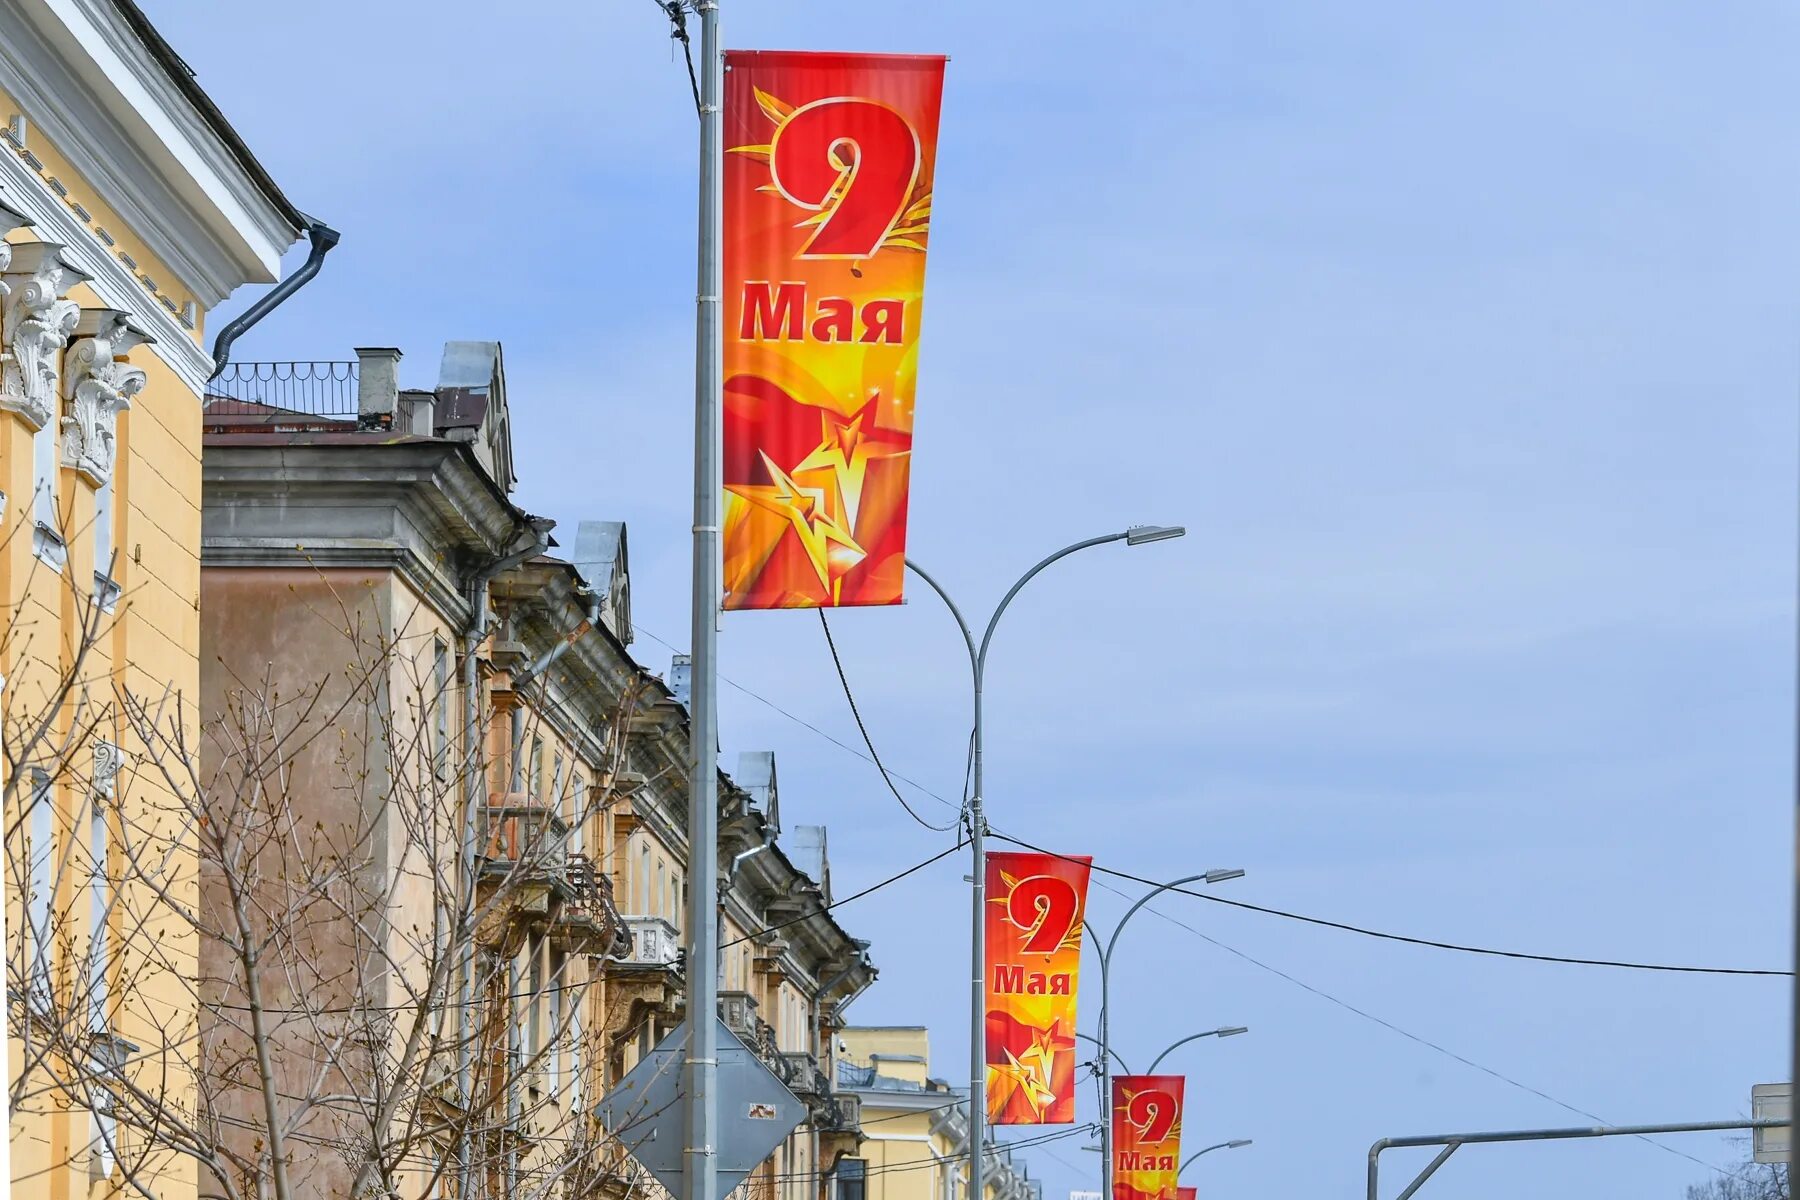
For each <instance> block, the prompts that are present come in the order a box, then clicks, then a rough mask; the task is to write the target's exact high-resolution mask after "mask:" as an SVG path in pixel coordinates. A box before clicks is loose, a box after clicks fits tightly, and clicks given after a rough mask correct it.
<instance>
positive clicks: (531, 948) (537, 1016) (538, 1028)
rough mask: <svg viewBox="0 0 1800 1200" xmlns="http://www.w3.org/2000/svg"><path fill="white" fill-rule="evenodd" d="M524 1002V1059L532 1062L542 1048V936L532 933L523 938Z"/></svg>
mask: <svg viewBox="0 0 1800 1200" xmlns="http://www.w3.org/2000/svg"><path fill="white" fill-rule="evenodd" d="M525 953H526V954H527V955H529V956H530V958H529V961H528V962H527V963H526V964H525V970H526V979H527V982H526V985H525V992H526V996H527V999H526V1001H525V1002H526V1003H527V1004H529V1005H530V1006H531V1007H530V1009H529V1010H528V1012H527V1014H526V1018H525V1061H527V1062H534V1061H535V1060H536V1059H537V1056H538V1055H539V1054H540V1053H541V1052H542V1051H543V1049H544V937H543V935H542V934H538V933H534V934H532V935H531V936H530V937H529V938H527V939H526V940H525Z"/></svg>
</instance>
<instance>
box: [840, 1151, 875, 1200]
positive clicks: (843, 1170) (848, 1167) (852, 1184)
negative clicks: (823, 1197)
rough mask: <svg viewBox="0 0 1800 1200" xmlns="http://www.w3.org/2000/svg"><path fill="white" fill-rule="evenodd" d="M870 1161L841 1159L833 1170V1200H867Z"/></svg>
mask: <svg viewBox="0 0 1800 1200" xmlns="http://www.w3.org/2000/svg"><path fill="white" fill-rule="evenodd" d="M868 1167H869V1164H868V1161H867V1160H866V1159H861V1158H840V1159H838V1160H837V1166H836V1167H835V1168H834V1169H833V1170H832V1172H831V1176H832V1183H833V1184H834V1186H833V1188H832V1198H831V1200H865V1197H866V1195H867V1189H868Z"/></svg>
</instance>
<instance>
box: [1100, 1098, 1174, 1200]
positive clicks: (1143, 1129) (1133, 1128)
mask: <svg viewBox="0 0 1800 1200" xmlns="http://www.w3.org/2000/svg"><path fill="white" fill-rule="evenodd" d="M1185 1082H1186V1081H1185V1080H1184V1079H1183V1078H1182V1077H1181V1076H1180V1075H1115V1076H1113V1094H1112V1153H1113V1194H1112V1198H1111V1200H1176V1190H1177V1189H1176V1172H1177V1171H1178V1170H1179V1169H1180V1166H1181V1104H1182V1091H1183V1084H1184V1083H1185Z"/></svg>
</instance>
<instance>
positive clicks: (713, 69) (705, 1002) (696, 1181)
mask: <svg viewBox="0 0 1800 1200" xmlns="http://www.w3.org/2000/svg"><path fill="white" fill-rule="evenodd" d="M694 8H695V11H696V12H697V13H698V14H699V16H700V64H699V71H700V206H699V207H700V213H699V222H700V230H699V233H700V237H699V242H700V263H699V270H698V272H697V274H698V281H697V290H696V295H695V297H694V317H695V320H694V325H695V332H694V343H695V345H694V597H693V635H692V637H693V640H692V642H691V645H692V647H693V683H692V701H693V703H692V706H691V711H690V713H689V745H688V749H689V760H690V761H689V768H690V771H689V782H688V910H687V938H686V944H687V964H686V969H687V1026H688V1039H687V1056H686V1058H685V1059H684V1060H683V1062H682V1084H683V1088H684V1090H685V1091H686V1093H687V1106H686V1109H685V1113H684V1116H685V1121H684V1129H683V1143H682V1197H681V1200H717V1196H716V1193H717V1183H718V1160H717V1159H716V1157H715V1153H716V1150H717V1143H718V1139H717V1135H716V1132H715V1131H716V1130H717V1128H718V1121H719V1097H718V1093H717V1091H716V1084H717V1081H718V1073H719V1053H718V1051H719V1047H718V1035H717V1018H716V1014H717V1012H718V1008H719V976H718V957H719V936H718V924H717V922H716V920H715V917H716V915H717V913H718V890H719V798H718V790H719V765H718V761H717V758H718V750H717V747H718V744H719V743H718V738H719V731H718V720H719V711H718V669H719V668H718V649H719V589H720V582H719V571H720V568H719V440H720V431H719V411H720V391H721V388H720V382H721V380H720V377H721V370H722V367H721V348H720V340H719V337H720V334H719V289H720V283H719V279H720V273H721V266H720V247H719V237H720V197H721V195H722V193H721V182H720V175H721V170H720V167H721V158H722V153H721V150H720V144H721V140H720V124H721V121H720V112H719V90H720V84H721V82H722V80H721V75H722V71H721V67H722V61H721V59H720V56H719V5H718V0H698V3H696V4H695V5H694Z"/></svg>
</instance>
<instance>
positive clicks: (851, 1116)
mask: <svg viewBox="0 0 1800 1200" xmlns="http://www.w3.org/2000/svg"><path fill="white" fill-rule="evenodd" d="M807 1108H808V1111H809V1113H810V1114H811V1119H812V1123H813V1128H815V1129H817V1130H818V1131H819V1132H820V1133H856V1132H858V1131H860V1130H861V1129H862V1097H860V1096H856V1095H852V1094H851V1093H849V1092H842V1093H837V1094H834V1095H830V1096H823V1097H820V1098H819V1099H818V1100H815V1101H814V1102H812V1103H811V1104H809V1105H808V1106H807Z"/></svg>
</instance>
